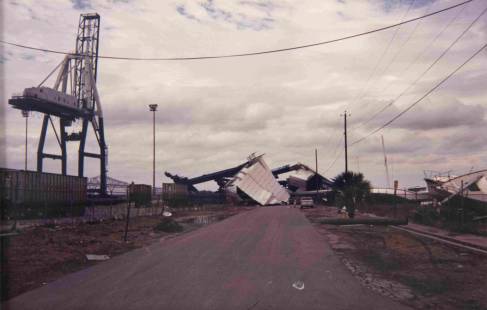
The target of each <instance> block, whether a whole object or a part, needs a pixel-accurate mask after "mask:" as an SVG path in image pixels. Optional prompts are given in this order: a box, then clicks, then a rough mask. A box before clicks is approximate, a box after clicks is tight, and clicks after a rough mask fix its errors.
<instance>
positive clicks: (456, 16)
mask: <svg viewBox="0 0 487 310" xmlns="http://www.w3.org/2000/svg"><path fill="white" fill-rule="evenodd" d="M464 9H465V6H463V7H462V8H461V10H459V11H458V12H457V14H455V16H454V17H453V18H452V19H451V20H450V21H449V22H448V23H447V24H446V25H445V27H443V28H442V29H441V30H440V32H438V33H437V34H436V36H435V37H434V38H433V40H431V41H430V42H429V43H428V44H427V45H426V46H425V47H424V48H423V49H422V50H421V51H420V52H419V53H417V54H416V57H415V58H414V60H413V61H411V62H410V63H409V64H408V65H407V66H406V67H405V68H404V69H403V70H402V71H401V72H400V73H399V74H398V75H399V76H402V75H403V74H404V73H405V72H406V71H408V70H409V69H410V68H411V67H412V66H413V65H415V64H416V63H417V62H418V60H419V59H421V58H422V57H423V55H424V54H425V53H426V51H428V50H429V49H430V47H431V46H432V45H433V44H434V43H435V42H436V40H438V39H439V38H440V36H441V35H442V34H443V33H444V32H445V31H446V29H448V28H449V27H450V26H451V25H452V24H453V22H454V21H455V20H456V19H457V18H458V17H459V16H460V14H461V13H462V12H463V10H464ZM393 83H394V81H391V82H390V83H389V84H388V85H387V86H386V87H385V88H384V89H383V90H382V92H385V91H386V90H388V89H389V88H390V87H391V85H392V84H393ZM388 107H389V106H388V105H386V106H385V107H383V108H382V109H381V110H380V111H379V112H377V114H380V113H382V111H384V110H385V109H387V108H388ZM374 117H375V116H373V117H372V118H374ZM369 121H370V119H369V120H367V121H365V122H363V123H361V124H360V125H358V126H356V127H355V129H357V128H359V127H362V126H363V125H365V124H366V123H368V122H369Z"/></svg>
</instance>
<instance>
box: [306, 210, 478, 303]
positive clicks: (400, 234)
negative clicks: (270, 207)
mask: <svg viewBox="0 0 487 310" xmlns="http://www.w3.org/2000/svg"><path fill="white" fill-rule="evenodd" d="M336 210H337V209H336V208H334V207H320V208H315V209H306V210H303V212H304V213H305V215H306V216H307V218H308V219H309V220H310V221H311V222H312V223H314V225H315V227H316V228H317V229H318V231H319V232H320V233H321V234H323V235H324V236H325V237H326V239H327V240H328V242H329V243H330V245H331V247H332V248H333V250H334V251H335V253H337V254H338V255H339V257H340V258H341V260H342V262H343V263H344V264H345V265H346V266H347V268H348V269H349V270H350V271H351V272H352V273H353V275H354V276H355V277H356V278H357V279H358V280H359V281H360V282H361V283H362V284H363V285H365V286H367V287H369V288H371V289H373V290H375V291H377V292H379V293H381V294H382V295H385V296H388V297H391V298H393V299H395V300H397V301H400V302H401V303H403V304H405V305H408V306H410V307H412V308H415V309H487V296H486V294H485V292H486V291H487V284H486V282H485V279H487V264H485V263H486V262H487V256H485V255H482V254H478V253H475V252H471V251H468V250H465V249H461V248H457V247H454V246H451V245H447V244H444V243H442V242H439V241H435V240H431V239H428V238H424V237H421V236H417V235H413V234H410V233H408V232H405V231H400V230H397V229H394V228H393V227H388V226H371V225H344V226H333V225H323V224H319V223H318V219H319V218H322V217H337V216H338V214H337V212H336ZM361 216H362V217H365V216H366V215H362V214H360V213H359V214H358V215H357V217H361Z"/></svg>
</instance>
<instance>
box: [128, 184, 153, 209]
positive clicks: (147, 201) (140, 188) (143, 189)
mask: <svg viewBox="0 0 487 310" xmlns="http://www.w3.org/2000/svg"><path fill="white" fill-rule="evenodd" d="M127 190H128V199H129V201H130V202H134V203H135V205H136V206H137V207H138V206H151V202H152V186H150V185H146V184H134V183H132V184H130V185H129V186H128V187H127Z"/></svg>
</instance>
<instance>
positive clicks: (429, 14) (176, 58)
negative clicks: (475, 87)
mask: <svg viewBox="0 0 487 310" xmlns="http://www.w3.org/2000/svg"><path fill="white" fill-rule="evenodd" d="M472 1H473V0H466V1H464V2H461V3H458V4H455V5H452V6H449V7H446V8H444V9H441V10H438V11H435V12H432V13H428V14H425V15H422V16H419V17H416V18H412V19H409V20H406V21H402V22H400V23H397V24H392V25H389V26H385V27H381V28H376V29H373V30H369V31H365V32H361V33H357V34H353V35H348V36H345V37H340V38H337V39H332V40H327V41H322V42H316V43H310V44H305V45H298V46H293V47H286V48H280V49H273V50H267V51H258V52H249V53H239V54H227V55H215V56H194V57H167V58H165V57H161V58H144V57H122V56H104V55H100V56H98V58H103V59H113V60H135V61H182V60H204V59H218V58H234V57H245V56H257V55H264V54H273V53H280V52H287V51H293V50H298V49H304V48H309V47H314V46H320V45H326V44H331V43H336V42H340V41H345V40H348V39H353V38H357V37H361V36H365V35H369V34H373V33H376V32H380V31H384V30H388V29H391V28H395V27H399V26H402V25H405V24H408V23H412V22H415V21H417V20H420V19H423V18H427V17H430V16H433V15H436V14H440V13H443V12H446V11H449V10H452V9H454V8H456V7H459V6H462V5H465V4H467V3H470V2H472ZM0 43H3V44H6V45H11V46H16V47H20V48H24V49H29V50H35V51H40V52H46V53H54V54H64V55H73V56H82V55H81V54H79V55H78V54H76V53H69V52H64V51H59V50H52V49H46V48H39V47H33V46H29V45H24V44H18V43H13V42H8V41H4V40H0Z"/></svg>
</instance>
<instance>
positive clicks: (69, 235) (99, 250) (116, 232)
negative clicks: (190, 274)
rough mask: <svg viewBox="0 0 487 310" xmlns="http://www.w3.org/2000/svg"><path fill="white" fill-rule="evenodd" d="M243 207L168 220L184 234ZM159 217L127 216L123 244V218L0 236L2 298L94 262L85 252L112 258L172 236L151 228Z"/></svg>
mask: <svg viewBox="0 0 487 310" xmlns="http://www.w3.org/2000/svg"><path fill="white" fill-rule="evenodd" d="M249 209H251V208H226V209H223V210H220V211H196V212H194V211H193V212H177V211H176V212H174V219H175V220H176V221H177V222H179V223H180V224H181V225H182V226H183V228H184V230H183V232H182V233H185V232H189V231H192V230H194V229H198V228H200V227H202V226H204V225H207V224H210V223H212V222H215V221H220V220H223V219H225V218H227V217H229V216H232V215H235V214H237V213H239V212H245V211H247V210H249ZM161 219H162V217H160V216H152V217H138V218H131V219H130V226H129V231H128V235H127V242H124V241H123V235H124V229H125V221H124V220H118V221H117V220H110V221H104V222H98V223H91V224H89V223H87V224H79V225H62V226H50V225H48V226H41V227H33V228H28V229H25V230H22V231H21V233H20V234H18V235H16V236H12V237H7V238H2V239H3V240H2V241H3V242H4V244H3V246H4V248H3V249H4V250H5V253H4V254H5V256H4V257H6V259H7V261H6V262H5V263H4V264H0V268H1V269H0V273H1V275H2V300H7V299H10V298H12V297H14V296H17V295H19V294H21V293H23V292H26V291H29V290H32V289H34V288H37V287H40V286H42V285H45V284H47V283H49V282H52V281H54V280H56V279H58V278H60V277H62V276H63V275H65V274H68V273H71V272H75V271H78V270H81V269H83V268H86V267H88V266H92V265H94V264H96V263H97V262H96V261H89V260H88V259H87V258H86V256H85V255H86V254H99V255H108V256H109V257H113V256H116V255H119V254H122V253H125V252H127V251H130V250H133V249H135V248H139V247H142V246H145V245H149V244H151V243H153V242H154V241H155V240H158V239H160V238H169V237H171V236H172V235H174V234H172V235H171V234H168V233H164V232H160V231H156V230H154V227H155V226H156V225H157V224H158V223H159V222H160V221H161Z"/></svg>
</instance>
